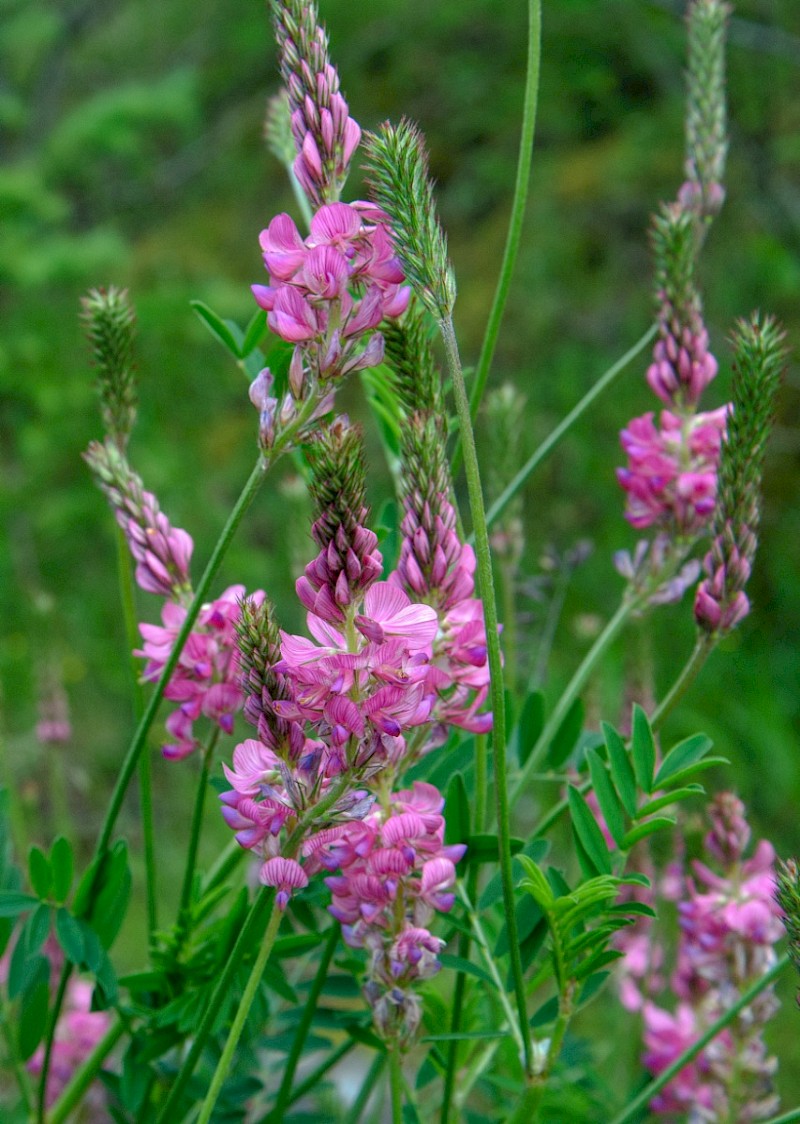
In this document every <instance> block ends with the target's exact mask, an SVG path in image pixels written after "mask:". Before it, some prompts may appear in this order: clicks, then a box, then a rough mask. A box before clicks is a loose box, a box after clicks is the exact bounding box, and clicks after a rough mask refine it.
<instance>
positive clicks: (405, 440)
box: [400, 410, 451, 515]
mask: <svg viewBox="0 0 800 1124" xmlns="http://www.w3.org/2000/svg"><path fill="white" fill-rule="evenodd" d="M444 429H445V422H444V418H443V417H442V415H440V414H434V413H431V412H430V411H422V410H420V411H417V413H415V414H412V415H411V416H410V417H409V418H408V419H407V420H406V423H405V424H404V426H403V435H402V441H401V445H400V459H401V461H402V464H403V473H402V477H401V484H400V486H401V491H402V495H403V498H404V499H406V500H408V501H409V502H410V503H411V506H412V507H413V509H414V510H415V511H417V512H421V511H422V509H423V507H424V506H425V505H426V504H428V505H429V506H430V508H431V511H432V512H433V514H434V515H435V514H436V513H437V512H438V511H439V508H440V507H441V503H442V498H444V499H445V500H446V501H447V502H449V500H450V495H451V483H450V468H449V465H448V462H447V455H446V453H445V433H444ZM412 501H413V502H412Z"/></svg>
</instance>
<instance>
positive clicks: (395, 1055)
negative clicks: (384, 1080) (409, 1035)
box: [389, 1047, 403, 1124]
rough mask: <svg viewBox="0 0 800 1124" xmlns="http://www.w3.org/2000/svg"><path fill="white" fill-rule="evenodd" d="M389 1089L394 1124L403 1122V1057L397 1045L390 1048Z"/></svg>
mask: <svg viewBox="0 0 800 1124" xmlns="http://www.w3.org/2000/svg"><path fill="white" fill-rule="evenodd" d="M389 1090H390V1093H391V1101H392V1124H403V1059H402V1056H401V1054H400V1051H399V1050H398V1049H397V1048H396V1047H395V1048H394V1049H391V1050H389Z"/></svg>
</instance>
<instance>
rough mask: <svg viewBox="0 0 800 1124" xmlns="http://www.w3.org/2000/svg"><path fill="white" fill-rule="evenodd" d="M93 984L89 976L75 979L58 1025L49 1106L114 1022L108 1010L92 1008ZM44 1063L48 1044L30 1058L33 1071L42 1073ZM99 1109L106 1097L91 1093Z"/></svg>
mask: <svg viewBox="0 0 800 1124" xmlns="http://www.w3.org/2000/svg"><path fill="white" fill-rule="evenodd" d="M92 991H93V988H92V985H91V984H90V983H88V982H87V981H86V980H79V979H74V978H73V979H71V980H70V981H69V984H68V985H67V994H66V999H65V1002H64V1008H63V1012H62V1014H61V1017H60V1018H59V1020H58V1024H57V1026H56V1033H55V1038H54V1039H53V1052H52V1055H51V1058H50V1069H49V1073H48V1077H47V1091H46V1103H47V1105H48V1107H49V1106H50V1105H52V1104H54V1103H55V1101H56V1100H58V1098H59V1096H60V1095H61V1093H62V1092H63V1090H64V1089H65V1088H66V1086H67V1084H68V1082H69V1080H70V1078H71V1077H72V1076H73V1075H74V1073H75V1072H76V1070H77V1069H78V1068H79V1067H80V1066H81V1065H82V1064H83V1062H85V1061H86V1059H87V1058H88V1057H89V1055H90V1054H91V1052H92V1051H93V1050H94V1048H95V1046H97V1044H98V1042H99V1041H100V1040H101V1038H103V1036H104V1035H105V1033H106V1031H107V1030H108V1029H109V1026H110V1017H109V1013H108V1011H92V1009H91V1007H92ZM43 1064H44V1046H43V1045H40V1046H39V1047H38V1049H37V1050H36V1052H35V1054H34V1055H33V1057H32V1058H31V1059H30V1061H29V1062H28V1069H29V1070H30V1071H31V1073H33V1074H36V1075H38V1074H40V1073H41V1071H42V1065H43ZM91 1100H92V1103H93V1107H94V1108H95V1109H97V1108H98V1107H99V1104H100V1103H102V1097H100V1099H98V1096H97V1095H95V1093H94V1092H93V1093H92V1094H91Z"/></svg>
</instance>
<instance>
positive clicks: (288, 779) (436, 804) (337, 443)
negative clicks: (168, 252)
mask: <svg viewBox="0 0 800 1124" xmlns="http://www.w3.org/2000/svg"><path fill="white" fill-rule="evenodd" d="M309 460H310V462H311V466H312V474H313V479H312V484H311V492H312V495H313V497H314V499H315V502H316V505H317V511H318V514H317V518H316V520H315V522H314V525H313V532H312V533H313V535H314V539H315V540H316V543H317V545H318V546H319V548H320V550H319V554H318V556H317V558H316V559H315V560H314V561H313V562H312V563H310V564H309V566H307V567H306V570H305V574H304V575H303V576H302V577H301V578H300V579H299V580H298V583H297V591H298V595H299V597H300V600H301V601H302V602H303V604H305V605H306V606H309V607H310V609H309V612H308V613H307V618H306V619H307V624H308V630H309V632H310V634H311V637H312V638H311V639H310V638H307V637H304V636H299V635H293V634H291V633H287V632H284V631H281V630H280V629H279V628H278V626H277V623H276V622H275V620H274V613H273V610H272V607H271V606H269V605H268V604H267V603H266V602H261V603H255V602H252V601H251V602H246V603H245V604H244V605H243V607H242V617H241V621H240V625H239V630H238V632H239V646H240V652H241V665H242V673H243V677H242V686H243V689H244V691H245V693H246V695H247V701H246V703H245V717H246V718H247V719H248V720H249V721H250V722H251V723H252V724H253V725H254V726H255V727H256V729H257V732H258V738H257V739H248V740H247V741H245V742H243V743H242V744H241V745H239V746H237V747H236V749H235V750H234V754H233V766H232V768H231V767H228V766H224V769H225V775H226V777H227V779H228V782H229V783H230V785H231V788H230V790H229V791H227V792H224V793H222V795H221V801H222V806H223V815H224V818H225V820H226V822H227V823H228V824H229V826H230V827H231V828H232V829H233V830H234V831H235V832H236V837H237V839H238V841H239V843H240V844H241V845H242V846H244V847H247V848H249V849H251V850H252V851H253V852H254V853H255V854H257V855H258V857H259V859H260V862H261V867H260V878H261V881H262V882H263V883H264V884H265V885H268V886H274V887H275V888H276V891H277V902H278V905H279V906H280V907H281V908H285V907H286V905H287V904H288V901H289V899H290V897H291V895H292V893H293V892H294V891H296V890H298V889H301V888H303V887H304V886H305V885H306V884H307V882H308V878H309V876H310V875H313V874H314V873H316V872H318V871H320V870H321V869H324V870H327V871H329V872H330V873H331V875H333V877H331V878H329V879H328V886H329V888H330V889H331V890H332V891H333V895H334V898H333V905H332V907H331V912H332V913H333V914H334V916H335V917H337V918H338V919H339V920H341V921H342V922H343V924H344V926H345V936H346V939H347V940H348V941H349V942H350V943H351V944H353V945H357V946H363V947H366V948H368V949H370V950H371V952H372V954H373V957H372V961H371V966H370V968H369V975H368V982H367V986H366V990H365V993H366V995H367V997H368V999H369V1001H370V1003H371V1005H372V1007H373V1010H374V1013H375V1019H376V1025H377V1026H378V1028H379V1030H381V1032H382V1033H384V1034H386V1035H387V1036H399V1037H401V1038H403V1039H405V1038H406V1037H408V1036H410V1035H412V1034H413V1033H414V1030H415V1028H416V1025H417V1023H418V1021H419V1006H418V1001H417V1000H416V999H415V998H414V997H413V994H412V991H413V989H412V984H413V983H414V981H416V980H419V979H422V978H424V977H425V976H427V975H430V974H431V973H432V972H433V971H435V969H436V966H437V961H436V953H437V952H438V949H439V945H440V942H439V941H438V940H437V938H435V937H433V936H432V935H431V934H430V933H429V932H428V931H427V928H426V926H427V924H428V922H429V920H430V917H431V915H432V912H433V910H435V909H438V910H447V909H449V908H450V906H451V905H452V901H453V895H452V893H451V892H450V891H451V889H452V886H453V884H454V879H455V871H454V863H455V862H456V861H457V860H458V859H459V858H460V857H461V855H462V854H463V851H464V848H463V847H462V846H456V847H446V846H445V845H444V841H443V840H444V820H443V818H442V816H441V811H442V807H443V804H444V801H443V799H442V797H441V796H440V794H439V793H438V792H437V791H436V789H435V788H433V787H432V786H431V785H425V784H419V783H418V784H415V785H414V787H413V789H412V790H410V791H402V792H399V793H396V794H394V795H392V787H393V784H394V781H395V778H396V777H398V776H399V775H400V774H401V773H402V771H403V770H404V769H405V768H406V767H407V766H408V765H409V764H410V763H411V762H412V761H413V760H415V759H416V757H417V756H418V755H419V754H420V753H424V752H427V751H428V750H430V749H431V748H433V746H435V745H436V744H439V743H440V742H441V740H442V736H443V733H445V734H446V728H447V726H449V725H452V724H456V723H458V724H461V725H465V726H467V727H468V728H470V729H487V728H488V727H489V725H490V723H491V716H489V715H486V714H481V715H478V714H477V711H478V709H479V707H480V705H481V703H482V701H483V698H484V697H485V694H486V683H485V678H486V670H485V666H484V665H485V661H486V653H485V648H486V641H485V635H484V631H483V616H482V612H481V611H480V610H481V607H480V602H478V601H477V600H476V599H474V598H472V597H471V596H470V595H471V594H472V592H473V584H472V570H473V568H474V560H473V559H472V554H471V551H469V550H468V548H465V547H463V546H462V545H461V544H460V543H459V541H458V538H457V535H456V533H455V530H454V526H453V524H454V517H453V513H452V508H448V511H449V514H448V515H447V521H446V523H441V521H440V526H439V527H438V530H437V528H436V526H435V525H434V524H433V523H430V521H428V522H429V523H430V525H428V524H425V526H423V524H422V523H421V522H420V521H419V520H417V522H416V525H415V526H412V520H411V518H410V515H409V513H408V511H410V508H409V509H408V511H407V516H406V523H404V530H405V532H406V538H405V540H404V545H403V558H404V559H405V562H401V565H400V568H399V569H398V571H397V572H396V573H393V574H390V575H389V578H388V580H385V581H382V580H378V579H379V577H380V574H381V568H382V560H381V556H380V553H379V552H378V550H377V544H376V539H375V536H374V534H373V533H372V532H371V531H370V530H369V529H368V527H367V526H366V518H367V508H366V506H365V504H364V469H363V463H362V460H361V441H360V435H359V433H358V431H357V430H356V429H355V428H354V427H351V426H350V425H349V423H348V422H347V419H346V418H340V419H337V420H336V421H334V422H333V423H332V424H331V425H330V426H329V427H328V429H327V430H325V431H324V432H323V433H320V434H318V435H317V439H316V442H315V446H314V447H313V448H312V449H311V450H310V452H309ZM428 531H431V533H432V538H431V539H430V540H428V539H427V535H428ZM423 540H425V541H429V547H428V553H429V555H430V557H428V559H427V561H425V562H424V567H423V569H420V570H419V573H420V580H419V581H415V582H413V583H412V584H411V586H410V587H409V591H407V590H406V588H405V587H406V585H407V584H408V582H407V579H408V576H409V573H410V569H409V567H412V559H413V560H416V559H417V557H418V556H419V557H422V556H424V555H425V552H426V547H425V546H424V542H423ZM434 556H435V561H434ZM413 565H418V563H417V562H416V561H414V562H413ZM412 569H413V567H412ZM423 573H425V574H427V579H423V577H422V575H423ZM336 871H340V872H341V873H340V874H338V875H337V874H335V873H334V872H336ZM410 989H411V990H410Z"/></svg>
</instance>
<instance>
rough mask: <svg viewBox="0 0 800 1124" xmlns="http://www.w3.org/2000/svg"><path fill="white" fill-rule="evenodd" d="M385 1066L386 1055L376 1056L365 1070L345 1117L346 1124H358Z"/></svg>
mask: <svg viewBox="0 0 800 1124" xmlns="http://www.w3.org/2000/svg"><path fill="white" fill-rule="evenodd" d="M385 1065H386V1054H376V1055H375V1057H374V1059H373V1062H372V1065H371V1066H370V1067H369V1069H368V1070H367V1075H366V1077H365V1078H364V1081H363V1083H362V1085H361V1088H360V1090H359V1092H358V1096H357V1097H356V1099H355V1100H354V1101H353V1106H352V1108H351V1109H350V1112H349V1114H348V1117H347V1124H359V1121H360V1120H361V1117H362V1116H363V1115H364V1109H365V1108H366V1107H367V1105H368V1104H369V1099H370V1097H371V1096H372V1093H373V1090H374V1089H375V1086H376V1084H377V1082H378V1078H379V1077H380V1075H381V1072H382V1070H383V1067H384V1066H385Z"/></svg>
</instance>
